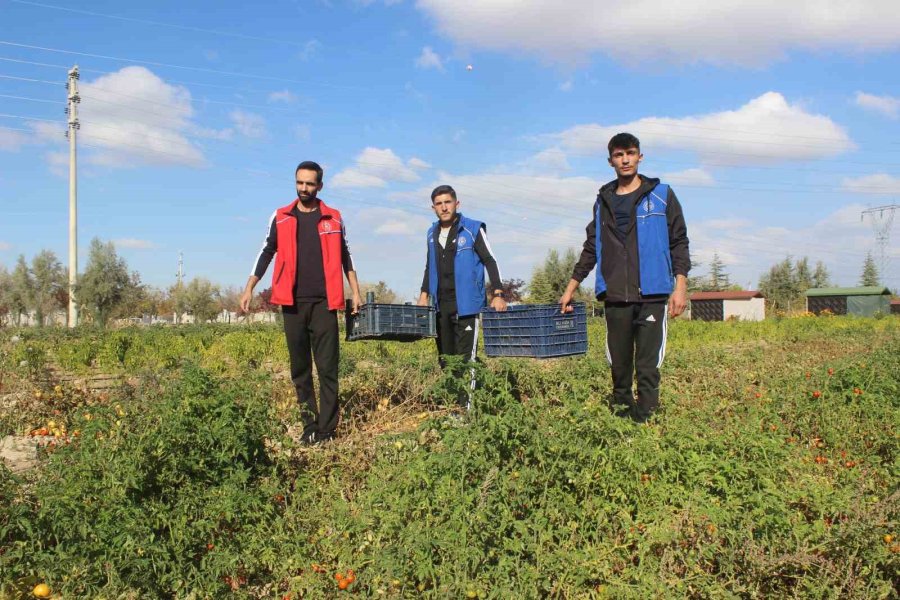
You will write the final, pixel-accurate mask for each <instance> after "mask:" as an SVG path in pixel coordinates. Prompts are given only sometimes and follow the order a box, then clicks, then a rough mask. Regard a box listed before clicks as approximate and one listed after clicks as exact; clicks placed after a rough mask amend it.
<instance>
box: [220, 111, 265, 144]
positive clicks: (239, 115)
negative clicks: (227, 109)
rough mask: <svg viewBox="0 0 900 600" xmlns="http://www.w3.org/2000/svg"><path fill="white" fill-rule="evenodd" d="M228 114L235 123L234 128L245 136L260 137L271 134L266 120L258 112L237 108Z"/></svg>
mask: <svg viewBox="0 0 900 600" xmlns="http://www.w3.org/2000/svg"><path fill="white" fill-rule="evenodd" d="M228 116H229V117H230V118H231V122H232V123H234V128H235V129H237V130H238V133H240V134H241V135H243V136H246V137H248V138H256V139H259V138H264V137H266V136H268V135H269V133H268V131H267V130H266V120H265V119H264V118H263V117H262V116H260V115H258V114H256V113H251V112H247V111H245V110H241V109H236V110H233V111H231V113H230V114H229V115H228Z"/></svg>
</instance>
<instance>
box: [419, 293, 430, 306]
mask: <svg viewBox="0 0 900 600" xmlns="http://www.w3.org/2000/svg"><path fill="white" fill-rule="evenodd" d="M418 305H419V306H428V292H422V293H421V294H419V302H418Z"/></svg>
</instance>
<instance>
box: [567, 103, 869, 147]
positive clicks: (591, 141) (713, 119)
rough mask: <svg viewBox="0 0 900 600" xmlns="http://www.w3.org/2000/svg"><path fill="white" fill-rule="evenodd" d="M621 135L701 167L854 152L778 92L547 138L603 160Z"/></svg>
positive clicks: (838, 133)
mask: <svg viewBox="0 0 900 600" xmlns="http://www.w3.org/2000/svg"><path fill="white" fill-rule="evenodd" d="M621 131H628V132H631V133H633V134H634V135H636V136H638V138H640V140H641V149H642V150H643V151H644V152H645V153H646V152H647V151H650V152H653V153H655V154H658V153H660V152H662V151H663V150H667V149H669V150H682V151H683V150H688V151H693V152H696V153H697V154H698V155H699V156H700V158H701V160H703V161H705V162H709V161H714V162H718V163H721V162H727V163H731V164H759V163H769V162H778V161H781V160H786V159H787V160H798V159H800V160H812V159H823V158H830V157H834V156H837V155H839V154H841V153H842V152H846V151H848V150H851V149H852V148H854V147H855V145H854V144H853V142H852V141H851V140H850V138H849V137H848V135H847V133H846V131H844V128H843V127H841V126H840V125H838V124H837V123H835V122H834V121H832V120H831V119H830V118H828V117H827V116H824V115H817V114H814V113H811V112H808V111H807V110H806V109H805V108H804V107H803V106H802V105H800V104H791V103H789V102H788V101H787V100H786V99H785V97H784V96H782V95H781V94H779V93H777V92H767V93H765V94H763V95H762V96H759V97H758V98H754V99H753V100H751V101H749V102H748V103H746V104H745V105H743V106H741V107H740V108H738V109H736V110H726V111H722V112H715V113H710V114H705V115H698V116H691V117H682V118H671V117H644V118H642V119H638V120H637V121H632V122H629V123H621V124H618V125H599V124H587V125H576V126H574V127H571V128H569V129H567V130H565V131H563V132H561V133H558V134H555V135H552V136H550V137H551V138H553V139H555V140H556V141H557V142H558V143H559V144H561V145H562V146H563V148H565V149H566V150H569V151H570V152H582V153H603V154H605V153H606V152H607V150H606V145H607V143H608V142H609V138H611V137H612V136H613V135H615V134H616V133H619V132H621Z"/></svg>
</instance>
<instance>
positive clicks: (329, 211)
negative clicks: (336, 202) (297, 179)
mask: <svg viewBox="0 0 900 600" xmlns="http://www.w3.org/2000/svg"><path fill="white" fill-rule="evenodd" d="M298 202H300V199H299V198H298V199H296V200H294V201H293V202H291V203H290V204H288V205H287V206H282V207H281V208H279V209H278V210H277V211H276V212H277V213H278V216H280V217H293V216H294V215H293V214H292V212H293V210H294V207H295V206H297V203H298ZM319 213H320V214H321V215H322V216H321V217H320V220H321V219H334V218H335V217H336V216H337V214H338V213H337V211H336V210H334V209H333V208H331V207H330V206H328V205H327V204H325V202H323V201H322V200H321V199H320V200H319Z"/></svg>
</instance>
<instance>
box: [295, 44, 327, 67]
mask: <svg viewBox="0 0 900 600" xmlns="http://www.w3.org/2000/svg"><path fill="white" fill-rule="evenodd" d="M321 48H322V43H321V42H320V41H319V40H316V39H313V40H308V41H307V42H306V43H305V44H303V49H302V50H301V51H300V52H299V53H297V58H299V59H300V60H302V61H304V62H306V61H308V60H309V59H311V58H312V57H314V56H315V55H316V54H318V52H319V50H320V49H321Z"/></svg>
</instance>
